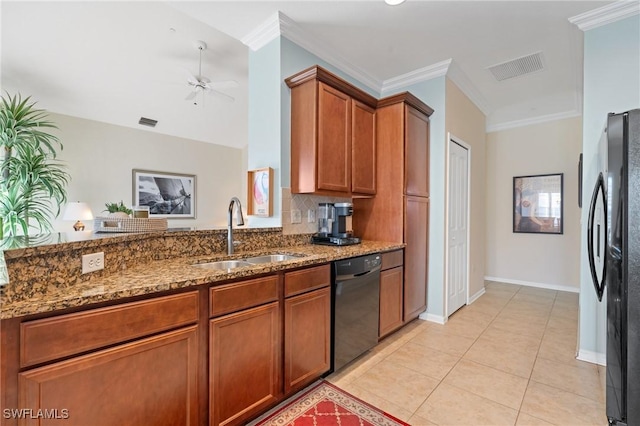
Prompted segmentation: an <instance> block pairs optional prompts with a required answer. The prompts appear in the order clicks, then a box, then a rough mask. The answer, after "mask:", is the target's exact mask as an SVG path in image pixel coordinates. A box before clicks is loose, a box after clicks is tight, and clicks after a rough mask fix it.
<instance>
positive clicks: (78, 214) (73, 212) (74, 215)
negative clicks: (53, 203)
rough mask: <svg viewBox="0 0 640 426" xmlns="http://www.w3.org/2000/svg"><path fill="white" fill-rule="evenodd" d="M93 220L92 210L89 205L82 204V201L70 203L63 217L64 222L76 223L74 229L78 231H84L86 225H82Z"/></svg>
mask: <svg viewBox="0 0 640 426" xmlns="http://www.w3.org/2000/svg"><path fill="white" fill-rule="evenodd" d="M91 219H93V213H91V208H89V205H88V204H87V203H81V202H80V201H75V202H71V203H68V204H67V207H66V208H65V209H64V215H63V216H62V220H75V221H76V223H75V224H74V225H73V229H75V230H76V231H84V223H82V221H83V220H91Z"/></svg>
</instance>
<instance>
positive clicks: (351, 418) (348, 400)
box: [256, 381, 409, 426]
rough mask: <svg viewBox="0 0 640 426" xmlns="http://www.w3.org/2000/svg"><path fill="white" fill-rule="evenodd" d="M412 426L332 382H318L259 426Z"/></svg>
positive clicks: (260, 422)
mask: <svg viewBox="0 0 640 426" xmlns="http://www.w3.org/2000/svg"><path fill="white" fill-rule="evenodd" d="M285 425H286V426H333V425H340V426H409V424H408V423H405V422H403V421H401V420H398V419H396V418H395V417H393V416H391V415H390V414H387V413H385V412H384V411H382V410H379V409H377V408H375V407H373V406H371V405H369V404H367V403H366V402H364V401H362V400H360V399H358V398H356V397H355V396H353V395H351V394H349V393H347V392H345V391H343V390H342V389H339V388H337V387H336V386H334V385H332V384H331V383H329V382H325V381H322V382H319V383H318V384H317V385H315V386H314V387H313V388H311V389H310V390H308V391H307V392H305V393H304V394H302V395H300V396H299V397H297V398H296V399H294V400H293V401H291V402H289V403H288V404H287V405H285V406H284V407H282V408H280V409H279V410H277V411H276V412H275V413H273V414H271V415H270V416H269V417H267V418H265V419H263V420H261V421H259V422H258V423H256V426H285Z"/></svg>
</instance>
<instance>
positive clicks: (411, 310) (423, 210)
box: [403, 196, 429, 322]
mask: <svg viewBox="0 0 640 426" xmlns="http://www.w3.org/2000/svg"><path fill="white" fill-rule="evenodd" d="M404 223H405V228H404V230H405V231H404V232H405V235H404V241H405V244H406V247H405V252H406V253H410V254H411V261H405V265H404V271H405V272H404V296H403V297H404V315H403V319H404V321H405V322H407V321H411V320H412V319H414V318H417V317H418V315H420V314H421V313H422V312H424V310H425V309H426V308H427V272H428V262H429V199H428V198H424V197H411V196H406V197H405V219H404Z"/></svg>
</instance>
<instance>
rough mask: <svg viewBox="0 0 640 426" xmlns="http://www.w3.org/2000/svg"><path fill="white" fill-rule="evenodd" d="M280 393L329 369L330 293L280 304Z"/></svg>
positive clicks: (325, 290)
mask: <svg viewBox="0 0 640 426" xmlns="http://www.w3.org/2000/svg"><path fill="white" fill-rule="evenodd" d="M284 335H285V339H284V390H285V393H287V394H288V393H290V392H291V391H293V390H296V389H299V388H302V387H303V386H304V385H306V384H308V383H310V382H312V381H313V380H315V379H317V378H318V377H320V376H321V375H322V374H323V373H325V372H327V371H329V368H330V367H331V359H330V356H331V353H330V352H331V351H330V349H331V289H330V287H326V288H322V289H320V290H315V291H312V292H309V293H305V294H301V295H299V296H294V297H290V298H288V299H285V301H284Z"/></svg>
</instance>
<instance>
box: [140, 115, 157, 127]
mask: <svg viewBox="0 0 640 426" xmlns="http://www.w3.org/2000/svg"><path fill="white" fill-rule="evenodd" d="M138 124H142V125H143V126H149V127H156V124H158V120H153V119H151V118H147V117H140V120H138Z"/></svg>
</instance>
